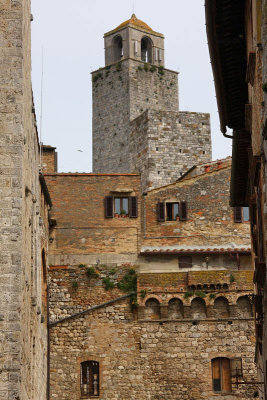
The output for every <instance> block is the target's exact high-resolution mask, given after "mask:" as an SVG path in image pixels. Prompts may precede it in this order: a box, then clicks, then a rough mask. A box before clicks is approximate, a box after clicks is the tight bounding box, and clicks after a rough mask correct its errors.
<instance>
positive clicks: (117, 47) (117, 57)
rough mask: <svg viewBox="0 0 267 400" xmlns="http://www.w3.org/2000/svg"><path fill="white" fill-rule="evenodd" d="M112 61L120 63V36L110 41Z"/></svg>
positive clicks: (121, 51)
mask: <svg viewBox="0 0 267 400" xmlns="http://www.w3.org/2000/svg"><path fill="white" fill-rule="evenodd" d="M112 47H113V60H114V61H120V60H121V59H122V57H123V40H122V37H121V35H116V36H115V37H114V38H113V41H112Z"/></svg>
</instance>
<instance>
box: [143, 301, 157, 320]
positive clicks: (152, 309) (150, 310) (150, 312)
mask: <svg viewBox="0 0 267 400" xmlns="http://www.w3.org/2000/svg"><path fill="white" fill-rule="evenodd" d="M145 318H146V319H160V305H159V301H158V300H157V299H154V298H153V299H148V300H147V301H146V306H145Z"/></svg>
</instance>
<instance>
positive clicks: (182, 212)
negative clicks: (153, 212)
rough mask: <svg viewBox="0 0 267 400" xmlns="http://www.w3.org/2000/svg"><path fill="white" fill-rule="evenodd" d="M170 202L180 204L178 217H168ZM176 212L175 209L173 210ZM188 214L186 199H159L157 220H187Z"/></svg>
mask: <svg viewBox="0 0 267 400" xmlns="http://www.w3.org/2000/svg"><path fill="white" fill-rule="evenodd" d="M168 204H173V205H174V204H177V205H178V219H177V218H176V217H173V218H175V219H168V209H167V205H168ZM173 214H174V211H173ZM187 219H188V214H187V202H186V201H185V200H182V201H171V200H165V201H158V204H157V220H158V222H173V221H187Z"/></svg>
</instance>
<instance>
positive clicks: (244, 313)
mask: <svg viewBox="0 0 267 400" xmlns="http://www.w3.org/2000/svg"><path fill="white" fill-rule="evenodd" d="M236 305H237V307H236V313H237V316H238V317H242V318H251V317H252V305H251V303H250V301H249V299H248V297H247V296H241V297H239V298H238V299H237V302H236Z"/></svg>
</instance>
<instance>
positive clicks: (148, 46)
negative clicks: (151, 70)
mask: <svg viewBox="0 0 267 400" xmlns="http://www.w3.org/2000/svg"><path fill="white" fill-rule="evenodd" d="M152 49H153V42H152V40H151V39H150V38H149V37H147V36H143V37H142V39H141V60H142V61H144V62H148V63H150V64H152V62H153V60H152V54H153V53H152Z"/></svg>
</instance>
